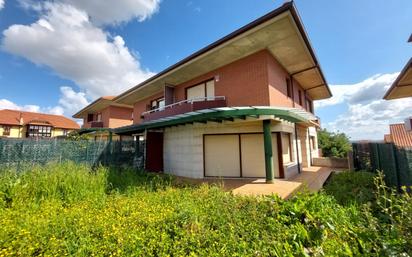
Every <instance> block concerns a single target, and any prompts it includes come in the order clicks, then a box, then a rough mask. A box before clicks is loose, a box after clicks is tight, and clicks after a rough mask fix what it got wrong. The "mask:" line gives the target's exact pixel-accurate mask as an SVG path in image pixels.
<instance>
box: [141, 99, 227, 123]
mask: <svg viewBox="0 0 412 257" xmlns="http://www.w3.org/2000/svg"><path fill="white" fill-rule="evenodd" d="M225 106H226V97H224V96H211V97H201V98H194V99H190V100H183V101H180V102H176V103H173V104H169V105H166V106H164V107H160V108H157V109H154V110H150V111H146V112H143V113H142V118H143V119H144V120H145V121H148V120H154V119H159V118H164V117H167V116H172V115H177V114H182V113H186V112H192V111H196V110H202V109H208V108H217V107H225Z"/></svg>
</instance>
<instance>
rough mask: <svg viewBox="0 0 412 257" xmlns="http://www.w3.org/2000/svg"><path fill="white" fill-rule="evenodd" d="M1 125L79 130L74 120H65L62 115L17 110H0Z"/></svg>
mask: <svg viewBox="0 0 412 257" xmlns="http://www.w3.org/2000/svg"><path fill="white" fill-rule="evenodd" d="M20 118H22V119H23V124H20ZM0 124H1V125H16V126H19V125H27V124H36V125H39V124H41V125H46V124H48V125H50V126H53V127H55V128H63V129H79V128H80V126H79V124H77V123H76V122H75V121H74V120H71V119H69V118H66V117H64V116H62V115H53V114H44V113H36V112H25V111H19V110H8V109H5V110H0Z"/></svg>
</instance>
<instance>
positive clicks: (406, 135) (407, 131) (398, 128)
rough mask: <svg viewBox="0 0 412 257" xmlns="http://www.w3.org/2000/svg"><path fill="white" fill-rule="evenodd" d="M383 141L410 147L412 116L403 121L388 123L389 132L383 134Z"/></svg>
mask: <svg viewBox="0 0 412 257" xmlns="http://www.w3.org/2000/svg"><path fill="white" fill-rule="evenodd" d="M384 141H385V143H393V144H394V145H396V146H397V147H407V148H412V117H410V118H407V119H406V120H405V122H404V123H398V124H390V125H389V134H386V135H385V136H384Z"/></svg>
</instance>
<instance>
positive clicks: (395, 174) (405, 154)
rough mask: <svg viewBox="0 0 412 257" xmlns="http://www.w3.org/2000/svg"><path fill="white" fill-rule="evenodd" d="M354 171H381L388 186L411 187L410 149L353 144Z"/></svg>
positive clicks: (383, 145) (411, 150) (392, 145)
mask: <svg viewBox="0 0 412 257" xmlns="http://www.w3.org/2000/svg"><path fill="white" fill-rule="evenodd" d="M352 148H353V161H354V168H355V170H366V171H372V172H377V171H382V172H383V173H384V174H385V180H386V183H387V184H388V185H390V186H396V187H400V186H411V185H412V148H400V147H396V146H395V145H394V144H385V143H354V144H352Z"/></svg>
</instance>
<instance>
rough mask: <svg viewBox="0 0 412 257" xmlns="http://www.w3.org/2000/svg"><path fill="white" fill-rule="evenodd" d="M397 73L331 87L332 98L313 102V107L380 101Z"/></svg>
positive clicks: (378, 75)
mask: <svg viewBox="0 0 412 257" xmlns="http://www.w3.org/2000/svg"><path fill="white" fill-rule="evenodd" d="M398 75H399V73H392V74H377V75H374V76H372V77H370V78H368V79H366V80H364V81H362V82H359V83H355V84H346V85H331V86H330V89H331V91H332V94H333V97H331V98H328V99H326V100H322V101H317V102H315V107H317V108H321V107H326V106H331V105H336V104H340V103H343V102H349V103H350V104H356V103H362V102H363V103H364V102H369V101H370V100H372V99H382V97H383V95H384V94H385V92H386V91H387V90H388V88H389V87H390V85H391V84H392V82H393V81H394V80H395V79H396V77H397V76H398Z"/></svg>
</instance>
